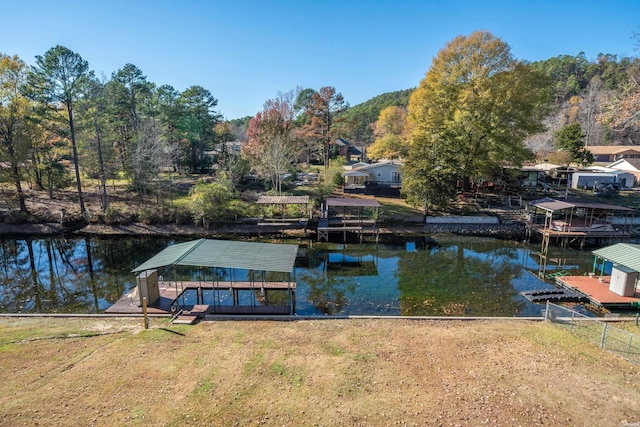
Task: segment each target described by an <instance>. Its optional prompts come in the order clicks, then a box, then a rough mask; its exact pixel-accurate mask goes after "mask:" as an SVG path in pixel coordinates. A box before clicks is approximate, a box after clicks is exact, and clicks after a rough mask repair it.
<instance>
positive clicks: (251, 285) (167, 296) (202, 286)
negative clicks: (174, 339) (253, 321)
mask: <svg viewBox="0 0 640 427" xmlns="http://www.w3.org/2000/svg"><path fill="white" fill-rule="evenodd" d="M158 288H159V290H160V298H159V299H158V300H157V301H155V302H154V303H153V304H150V305H149V306H148V307H147V313H148V314H155V315H171V314H173V313H174V312H175V311H176V309H177V306H176V305H175V302H176V301H177V300H178V298H180V297H181V296H182V294H183V293H184V292H185V291H187V290H196V291H198V292H200V291H201V290H207V289H208V290H220V291H222V290H225V291H230V292H232V295H233V301H234V302H237V301H238V292H239V291H259V292H264V293H265V295H266V293H267V292H269V291H290V292H291V298H292V301H295V290H296V283H295V282H246V281H239V282H192V281H184V282H159V283H158ZM204 307H207V309H206V311H205V309H204ZM194 310H196V311H199V312H200V313H198V315H199V317H202V316H206V315H207V314H292V313H291V307H290V306H289V305H286V306H280V305H255V306H245V305H239V304H235V303H234V304H233V305H216V304H211V305H206V304H195V305H194V307H193V308H191V309H190V310H188V311H189V312H194ZM105 313H108V314H140V315H141V314H142V306H141V305H140V300H139V297H138V294H137V292H136V290H135V289H134V290H133V291H132V292H130V293H129V294H127V295H125V296H123V297H122V298H120V299H119V300H118V301H116V303H115V304H113V305H112V306H111V307H109V308H108V309H106V310H105Z"/></svg>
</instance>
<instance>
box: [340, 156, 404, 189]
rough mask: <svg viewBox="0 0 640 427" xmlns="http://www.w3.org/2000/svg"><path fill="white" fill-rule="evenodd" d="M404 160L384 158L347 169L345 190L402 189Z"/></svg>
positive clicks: (344, 174) (344, 175)
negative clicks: (401, 167)
mask: <svg viewBox="0 0 640 427" xmlns="http://www.w3.org/2000/svg"><path fill="white" fill-rule="evenodd" d="M400 166H402V162H401V161H399V160H384V161H380V162H376V163H372V164H366V165H364V166H358V167H353V168H352V169H351V170H347V171H345V172H344V173H343V174H342V176H343V177H344V189H345V190H364V189H365V188H380V189H383V188H386V189H396V191H397V190H398V189H400V187H402V173H401V172H400Z"/></svg>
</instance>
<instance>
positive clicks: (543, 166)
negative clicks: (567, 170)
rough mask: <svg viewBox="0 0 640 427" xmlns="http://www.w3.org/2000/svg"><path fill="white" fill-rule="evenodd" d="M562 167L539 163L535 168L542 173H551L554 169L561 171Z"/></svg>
mask: <svg viewBox="0 0 640 427" xmlns="http://www.w3.org/2000/svg"><path fill="white" fill-rule="evenodd" d="M561 167H562V166H560V165H554V164H553V163H548V162H545V163H538V164H537V165H535V166H534V168H536V169H538V170H541V171H550V170H553V169H560V168H561Z"/></svg>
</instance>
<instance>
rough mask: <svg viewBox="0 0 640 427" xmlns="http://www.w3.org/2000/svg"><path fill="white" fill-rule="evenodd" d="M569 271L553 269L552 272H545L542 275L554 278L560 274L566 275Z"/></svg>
mask: <svg viewBox="0 0 640 427" xmlns="http://www.w3.org/2000/svg"><path fill="white" fill-rule="evenodd" d="M568 275H569V272H568V271H567V270H560V271H554V272H553V273H549V274H545V276H544V277H546V278H547V279H555V278H556V277H560V276H568Z"/></svg>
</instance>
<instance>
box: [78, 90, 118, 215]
mask: <svg viewBox="0 0 640 427" xmlns="http://www.w3.org/2000/svg"><path fill="white" fill-rule="evenodd" d="M107 107H108V102H107V93H106V85H105V83H103V82H101V81H100V80H98V79H96V78H92V79H90V81H89V83H88V84H87V90H86V93H85V96H84V97H83V99H82V100H81V102H80V103H79V105H78V109H79V110H80V111H82V113H83V114H82V116H83V118H84V122H83V123H82V124H83V132H84V134H85V135H86V137H85V138H84V140H85V144H84V150H83V151H84V153H85V156H84V158H83V160H84V162H83V163H84V165H85V168H86V169H87V170H88V171H89V175H90V176H97V177H98V178H99V179H100V186H99V188H100V202H101V203H100V204H101V207H102V211H103V212H105V211H106V210H107V208H108V207H109V200H108V197H107V178H108V177H109V176H113V175H114V172H115V171H114V168H115V155H114V151H113V146H112V144H109V143H108V141H109V138H108V137H109V125H108V115H107Z"/></svg>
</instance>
